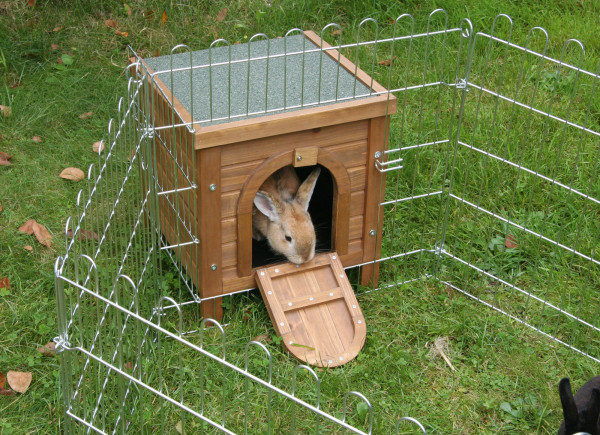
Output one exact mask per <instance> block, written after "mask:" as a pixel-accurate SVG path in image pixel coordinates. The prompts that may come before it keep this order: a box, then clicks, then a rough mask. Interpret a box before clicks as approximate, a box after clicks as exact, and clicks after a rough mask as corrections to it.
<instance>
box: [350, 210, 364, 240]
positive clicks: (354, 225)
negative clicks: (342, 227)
mask: <svg viewBox="0 0 600 435" xmlns="http://www.w3.org/2000/svg"><path fill="white" fill-rule="evenodd" d="M362 236H363V216H362V215H358V216H353V217H351V218H350V231H349V233H348V239H349V240H356V239H360V238H361V237H362Z"/></svg>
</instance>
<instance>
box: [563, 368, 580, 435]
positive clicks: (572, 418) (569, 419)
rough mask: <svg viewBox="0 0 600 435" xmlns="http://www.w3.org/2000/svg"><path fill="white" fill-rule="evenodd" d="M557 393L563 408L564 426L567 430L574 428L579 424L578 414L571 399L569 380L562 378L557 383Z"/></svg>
mask: <svg viewBox="0 0 600 435" xmlns="http://www.w3.org/2000/svg"><path fill="white" fill-rule="evenodd" d="M558 393H559V395H560V402H561V403H562V407H563V415H564V416H565V426H566V427H567V429H568V428H573V427H576V426H577V424H578V422H579V413H578V412H577V405H575V400H574V399H573V393H572V391H571V382H569V378H562V379H561V380H560V382H559V383H558Z"/></svg>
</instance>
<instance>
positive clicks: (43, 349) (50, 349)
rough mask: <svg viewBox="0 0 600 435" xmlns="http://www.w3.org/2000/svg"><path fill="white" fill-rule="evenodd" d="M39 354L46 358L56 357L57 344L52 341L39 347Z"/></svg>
mask: <svg viewBox="0 0 600 435" xmlns="http://www.w3.org/2000/svg"><path fill="white" fill-rule="evenodd" d="M37 350H38V352H39V353H41V354H42V355H45V356H54V355H56V343H55V342H53V341H50V342H48V343H46V344H45V345H43V346H40V347H38V349H37Z"/></svg>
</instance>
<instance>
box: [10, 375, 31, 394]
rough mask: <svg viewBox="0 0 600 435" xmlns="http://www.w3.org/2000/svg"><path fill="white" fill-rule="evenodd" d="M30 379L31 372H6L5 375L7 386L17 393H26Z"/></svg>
mask: <svg viewBox="0 0 600 435" xmlns="http://www.w3.org/2000/svg"><path fill="white" fill-rule="evenodd" d="M31 377H32V374H31V372H8V373H7V374H6V380H7V382H8V386H9V387H10V388H12V389H13V390H15V391H16V392H17V393H24V392H25V391H27V389H28V388H29V385H30V384H31Z"/></svg>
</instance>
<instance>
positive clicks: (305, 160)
mask: <svg viewBox="0 0 600 435" xmlns="http://www.w3.org/2000/svg"><path fill="white" fill-rule="evenodd" d="M318 157H319V148H318V147H316V146H311V147H303V148H296V149H295V150H294V163H293V165H294V167H296V168H299V167H303V166H314V165H316V164H317V158H318Z"/></svg>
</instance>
